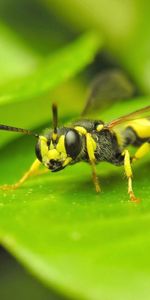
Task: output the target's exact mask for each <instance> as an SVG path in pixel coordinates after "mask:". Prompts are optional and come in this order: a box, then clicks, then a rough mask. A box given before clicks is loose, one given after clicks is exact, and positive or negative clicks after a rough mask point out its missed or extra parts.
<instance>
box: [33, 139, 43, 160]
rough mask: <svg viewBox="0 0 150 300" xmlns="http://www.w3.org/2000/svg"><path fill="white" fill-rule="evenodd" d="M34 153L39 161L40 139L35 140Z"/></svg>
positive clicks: (40, 157)
mask: <svg viewBox="0 0 150 300" xmlns="http://www.w3.org/2000/svg"><path fill="white" fill-rule="evenodd" d="M35 154H36V156H37V158H38V160H39V161H40V162H42V155H41V145H40V141H38V142H37V144H36V146H35Z"/></svg>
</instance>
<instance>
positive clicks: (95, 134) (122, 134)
mask: <svg viewBox="0 0 150 300" xmlns="http://www.w3.org/2000/svg"><path fill="white" fill-rule="evenodd" d="M101 79H102V78H100V80H99V85H101V84H100V82H102V80H101ZM97 83H98V81H97ZM97 83H96V87H97ZM103 84H104V83H103ZM107 84H108V82H107ZM107 84H106V85H107ZM94 89H95V87H94ZM111 92H112V91H111ZM91 95H92V97H90V99H88V101H87V103H86V105H85V109H84V110H83V112H85V111H86V110H87V107H89V106H90V103H92V104H93V92H92V93H91ZM52 119H53V122H52V123H53V129H51V130H48V131H47V132H45V133H44V134H43V135H39V134H38V133H34V132H32V131H30V130H26V129H22V128H16V127H12V126H7V125H0V130H6V131H14V132H20V133H23V134H26V135H31V136H34V137H36V138H37V143H36V146H35V153H36V157H37V159H36V160H35V161H34V163H33V164H32V165H31V167H30V169H29V170H28V171H27V172H26V173H25V174H24V175H23V177H22V178H21V179H20V180H19V181H18V182H17V183H15V184H12V185H4V186H1V187H0V189H1V190H11V189H16V188H18V187H20V186H21V185H22V184H23V183H24V182H25V181H26V180H27V179H28V178H29V177H30V176H32V175H33V174H35V173H36V174H37V173H38V172H39V173H41V171H40V169H39V167H40V165H41V164H43V165H44V167H46V169H45V170H43V171H44V173H46V172H47V171H48V170H51V171H52V172H57V171H61V170H63V169H64V168H66V167H67V166H69V165H73V164H75V163H78V162H87V163H89V164H90V165H91V168H92V177H93V182H94V185H95V189H96V192H100V191H101V188H100V183H99V179H98V176H97V173H96V164H98V163H100V162H103V161H105V162H108V163H111V164H113V165H115V166H124V170H125V174H126V177H127V179H128V194H129V197H130V200H131V201H133V202H137V201H139V199H138V198H137V197H136V196H135V194H134V192H133V188H132V177H133V174H132V167H131V165H132V163H133V162H134V161H136V160H138V159H140V158H142V157H143V156H144V155H146V154H147V153H148V152H149V151H150V106H147V107H144V108H141V109H139V110H137V111H134V112H132V113H129V114H126V115H124V116H122V117H119V118H117V119H115V120H112V121H110V122H108V123H105V122H103V121H101V120H99V119H98V120H92V119H87V118H81V119H80V120H77V121H75V122H73V123H72V124H71V125H70V126H63V127H59V126H58V110H57V105H56V104H53V105H52ZM130 145H132V146H135V147H138V149H137V150H136V151H135V154H134V155H133V156H131V155H130V152H129V150H128V147H129V146H130Z"/></svg>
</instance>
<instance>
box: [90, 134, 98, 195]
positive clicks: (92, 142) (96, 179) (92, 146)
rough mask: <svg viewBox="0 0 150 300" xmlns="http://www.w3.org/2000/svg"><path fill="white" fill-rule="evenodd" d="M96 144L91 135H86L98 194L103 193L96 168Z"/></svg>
mask: <svg viewBox="0 0 150 300" xmlns="http://www.w3.org/2000/svg"><path fill="white" fill-rule="evenodd" d="M94 143H95V142H94V141H93V139H92V137H91V135H90V133H87V134H86V146H87V152H88V156H89V160H90V163H91V166H92V175H93V176H92V177H93V182H94V185H95V189H96V192H97V193H99V192H100V191H101V188H100V184H99V180H98V177H97V174H96V167H95V155H94V149H95V144H94Z"/></svg>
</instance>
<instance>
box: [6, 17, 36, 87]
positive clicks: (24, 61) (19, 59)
mask: <svg viewBox="0 0 150 300" xmlns="http://www.w3.org/2000/svg"><path fill="white" fill-rule="evenodd" d="M37 61H38V60H37V55H35V53H34V55H33V53H32V51H31V50H30V49H28V48H27V47H26V46H25V45H24V43H23V42H22V41H21V40H20V39H19V38H18V36H17V35H16V34H15V33H14V32H12V31H11V30H10V28H9V27H7V26H6V25H4V24H3V23H2V22H0V70H1V74H0V83H1V84H2V83H4V82H6V81H8V80H10V79H13V78H14V77H17V76H18V77H19V76H23V75H26V74H28V73H29V72H31V71H32V69H34V68H35V67H36V65H37Z"/></svg>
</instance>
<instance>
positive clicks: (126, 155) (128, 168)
mask: <svg viewBox="0 0 150 300" xmlns="http://www.w3.org/2000/svg"><path fill="white" fill-rule="evenodd" d="M122 155H124V168H125V173H126V176H127V178H128V194H129V196H130V200H131V201H133V202H139V199H138V198H136V196H135V195H134V192H133V189H132V176H133V174H132V168H131V162H130V154H129V151H128V150H124V152H123V153H122Z"/></svg>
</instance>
